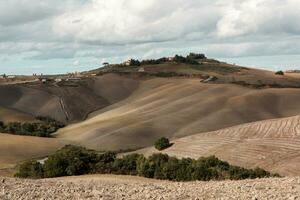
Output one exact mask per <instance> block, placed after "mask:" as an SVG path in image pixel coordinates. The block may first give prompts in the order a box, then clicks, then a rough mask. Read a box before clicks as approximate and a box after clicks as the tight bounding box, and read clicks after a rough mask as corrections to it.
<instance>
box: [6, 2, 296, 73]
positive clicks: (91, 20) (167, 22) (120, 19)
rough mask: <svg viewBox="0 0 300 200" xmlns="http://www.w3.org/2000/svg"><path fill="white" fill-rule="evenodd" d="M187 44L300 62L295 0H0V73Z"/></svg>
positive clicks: (247, 62)
mask: <svg viewBox="0 0 300 200" xmlns="http://www.w3.org/2000/svg"><path fill="white" fill-rule="evenodd" d="M189 52H197V53H205V54H206V55H207V56H208V57H210V58H216V59H220V60H223V61H226V62H228V63H236V64H240V65H244V66H250V67H257V68H263V69H270V70H279V69H280V70H287V69H300V1H299V0H243V1H241V0H64V1H61V0H1V1H0V74H3V73H6V74H32V73H44V74H46V73H47V74H57V73H65V72H74V71H84V70H89V69H94V68H98V67H101V66H102V63H103V62H110V63H120V62H122V61H124V60H126V59H129V58H135V59H148V58H159V57H163V56H172V55H175V54H180V55H185V54H188V53H189Z"/></svg>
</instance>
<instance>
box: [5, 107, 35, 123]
mask: <svg viewBox="0 0 300 200" xmlns="http://www.w3.org/2000/svg"><path fill="white" fill-rule="evenodd" d="M0 121H2V122H31V121H35V118H34V117H33V116H31V115H29V114H26V113H22V112H19V111H16V110H13V109H8V108H3V107H0Z"/></svg>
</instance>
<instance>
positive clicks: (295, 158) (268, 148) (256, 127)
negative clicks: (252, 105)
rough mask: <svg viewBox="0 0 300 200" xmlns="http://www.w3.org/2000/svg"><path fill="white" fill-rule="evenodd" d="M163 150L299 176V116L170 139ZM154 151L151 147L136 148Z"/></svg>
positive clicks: (155, 151) (177, 154)
mask: <svg viewBox="0 0 300 200" xmlns="http://www.w3.org/2000/svg"><path fill="white" fill-rule="evenodd" d="M173 143H174V144H173V145H172V146H171V147H170V148H168V149H166V150H164V151H163V152H162V153H167V154H169V155H172V156H176V157H190V158H196V159H197V158H199V157H201V156H210V155H216V156H217V157H219V158H221V159H223V160H226V161H228V162H229V163H231V164H234V165H238V166H244V167H248V168H254V167H257V166H259V167H262V168H264V169H267V170H270V171H272V172H278V173H279V174H281V175H290V176H295V175H300V168H299V166H300V116H296V117H289V118H283V119H273V120H267V121H261V122H254V123H249V124H243V125H239V126H235V127H231V128H226V129H222V130H218V131H214V132H209V133H200V134H196V135H192V136H188V137H183V138H180V139H177V140H174V141H173ZM137 152H138V153H143V154H145V155H151V154H153V153H157V152H158V151H157V150H155V149H154V148H153V147H151V148H146V149H143V150H139V151H137Z"/></svg>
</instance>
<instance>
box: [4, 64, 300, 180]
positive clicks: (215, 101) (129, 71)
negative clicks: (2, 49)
mask: <svg viewBox="0 0 300 200" xmlns="http://www.w3.org/2000/svg"><path fill="white" fill-rule="evenodd" d="M141 69H142V70H141ZM83 74H84V77H83V78H80V79H78V80H74V81H68V82H67V81H62V82H59V83H55V82H48V83H46V84H43V83H41V82H39V81H33V82H26V83H21V84H20V83H19V84H2V85H0V94H4V96H5V98H0V121H7V122H9V121H21V122H25V121H32V120H34V119H35V117H36V116H38V115H42V116H50V117H52V118H55V119H56V120H59V121H62V122H65V123H66V124H67V127H65V128H63V129H61V130H59V131H58V132H57V133H55V135H54V136H55V138H52V139H44V138H32V137H19V136H12V135H6V134H0V135H1V137H2V140H1V142H2V143H3V145H2V144H1V145H0V146H1V152H10V151H11V152H12V153H10V154H7V153H3V154H0V163H2V165H5V166H7V165H10V166H12V165H13V164H16V163H18V162H19V161H22V160H25V159H30V158H34V157H41V156H45V155H47V154H49V153H51V152H53V151H55V150H56V149H58V148H60V147H61V146H62V145H63V144H69V143H71V144H78V145H83V146H86V147H88V148H92V149H95V150H99V151H103V150H116V151H119V150H122V151H130V150H136V149H141V148H145V147H149V146H152V145H153V143H154V141H155V140H156V139H158V138H160V137H162V136H165V137H168V138H171V139H172V140H174V141H176V143H175V145H174V146H173V147H172V148H170V150H168V151H170V154H172V153H173V154H174V155H178V156H184V155H185V153H186V155H187V156H194V157H198V156H201V155H208V154H214V153H216V154H217V156H220V157H221V158H222V159H224V160H228V161H230V162H231V163H233V164H238V165H242V166H246V167H252V166H255V165H259V166H261V167H265V168H266V169H269V170H272V171H278V172H283V174H298V171H297V169H296V168H295V164H298V161H299V158H298V157H297V156H298V154H297V153H296V151H297V150H298V149H297V147H296V146H297V145H298V135H297V134H296V133H297V132H287V131H289V130H292V129H289V127H294V126H296V125H295V122H294V121H295V120H294V118H297V117H294V118H293V116H297V115H299V113H300V105H299V103H298V99H300V88H299V87H300V80H299V78H298V77H297V76H290V75H284V76H279V75H275V73H274V72H271V71H265V70H258V69H251V68H245V67H240V66H235V65H230V64H226V63H222V62H219V61H215V60H211V59H206V60H202V61H199V64H198V65H191V64H187V63H174V62H164V63H161V64H147V65H142V66H122V65H116V66H109V67H105V68H101V69H97V70H93V71H91V72H85V73H83ZM92 74H94V75H92ZM95 74H97V76H95ZM212 77H213V78H212ZM52 78H55V76H53V77H52ZM207 79H209V80H210V81H204V80H207ZM284 117H292V118H288V119H287V120H288V121H289V120H290V119H291V121H293V122H292V123H288V122H286V124H287V125H286V127H285V128H284V131H285V132H284V134H287V135H288V134H291V135H289V136H286V137H279V136H277V135H276V136H272V134H275V133H276V132H270V133H269V135H270V136H268V137H265V136H264V132H263V129H258V128H256V127H258V126H259V127H264V126H274V127H276V126H277V125H276V123H275V125H273V124H272V123H274V122H273V121H262V120H270V119H276V118H284ZM280 120H281V119H280ZM258 121H262V122H258ZM296 121H297V120H296ZM251 122H254V124H253V125H252V124H251V126H249V124H247V123H251ZM256 122H257V123H258V124H261V125H255V123H256ZM245 123H246V124H247V125H245V127H248V128H245V127H244V126H243V125H244V124H245ZM270 123H271V124H272V125H268V124H270ZM278 123H279V122H278ZM280 123H281V122H280ZM280 123H279V124H280ZM265 124H266V125H265ZM230 127H233V128H230ZM236 127H240V128H236ZM249 127H250V128H249ZM226 128H229V129H226ZM240 129H241V131H240ZM278 129H279V130H280V131H281V129H283V128H282V127H281V125H280V126H279V127H278ZM225 130H232V131H233V132H234V133H235V135H231V134H232V133H231V131H225ZM267 130H269V129H267ZM270 130H271V129H270ZM293 130H294V129H293ZM295 130H296V129H295ZM215 131H217V132H215ZM253 131H255V134H254V133H253ZM214 134H215V135H214ZM293 134H294V135H295V136H294V135H293ZM247 135H249V138H250V139H247ZM250 135H251V137H250ZM193 137H195V138H193ZM202 137H206V139H205V138H202ZM181 138H182V139H181ZM185 140H187V143H184V141H185ZM8 142H10V143H9V144H8ZM192 142H195V144H193V143H192ZM226 142H227V143H226ZM240 143H241V145H239V144H240ZM181 144H182V146H180V145H181ZM188 144H190V146H192V147H193V148H191V149H190V148H189V147H188V146H186V145H188ZM198 144H199V145H198ZM272 144H274V145H273V146H272ZM211 145H212V146H211ZM218 145H220V146H218ZM203 146H204V147H207V148H208V150H207V151H204V150H203V151H201V150H202V147H203ZM185 148H186V151H184V150H185ZM214 148H215V149H214ZM223 148H224V155H223V154H222V149H223ZM12 149H13V150H12ZM176 149H179V150H178V151H177V150H176ZM204 149H205V148H204ZM172 150H173V152H172ZM180 152H181V153H182V155H181V154H180ZM193 152H194V153H193ZM260 152H261V153H260ZM274 152H275V153H274ZM276 152H277V153H278V154H276ZM256 154H259V155H262V156H261V157H260V158H262V159H259V158H257V157H255V156H256ZM230 155H232V157H230ZM275 155H279V156H280V157H279V158H280V159H282V163H280V160H278V159H279V158H278V159H277V158H276V157H275ZM293 155H295V157H293V158H292V156H293ZM264 158H265V159H264ZM287 162H290V163H291V164H288V163H287Z"/></svg>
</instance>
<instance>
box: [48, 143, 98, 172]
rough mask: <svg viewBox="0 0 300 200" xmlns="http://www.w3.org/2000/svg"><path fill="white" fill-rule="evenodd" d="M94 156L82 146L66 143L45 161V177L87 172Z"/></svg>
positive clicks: (94, 159) (93, 160)
mask: <svg viewBox="0 0 300 200" xmlns="http://www.w3.org/2000/svg"><path fill="white" fill-rule="evenodd" d="M96 158H97V156H96V154H95V153H94V152H91V151H88V150H87V149H85V148H83V147H78V146H72V145H67V146H65V147H64V148H62V149H61V150H59V151H57V152H56V153H55V154H53V155H51V156H49V158H48V159H47V160H46V161H45V164H44V172H45V177H59V176H74V175H82V174H87V173H89V172H90V171H91V170H92V166H93V165H94V164H95V162H96Z"/></svg>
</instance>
